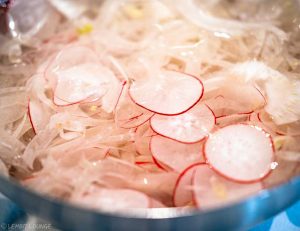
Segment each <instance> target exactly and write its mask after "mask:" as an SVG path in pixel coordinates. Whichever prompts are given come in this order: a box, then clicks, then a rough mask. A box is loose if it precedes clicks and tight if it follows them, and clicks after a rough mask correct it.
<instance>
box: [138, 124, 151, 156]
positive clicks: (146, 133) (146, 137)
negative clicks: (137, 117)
mask: <svg viewBox="0 0 300 231" xmlns="http://www.w3.org/2000/svg"><path fill="white" fill-rule="evenodd" d="M155 135H156V134H155V133H154V132H153V131H152V129H151V128H150V127H149V123H144V124H142V125H140V126H138V127H137V128H136V130H135V136H134V138H135V139H134V145H135V149H136V152H137V153H138V154H140V155H151V152H150V140H151V137H152V136H155Z"/></svg>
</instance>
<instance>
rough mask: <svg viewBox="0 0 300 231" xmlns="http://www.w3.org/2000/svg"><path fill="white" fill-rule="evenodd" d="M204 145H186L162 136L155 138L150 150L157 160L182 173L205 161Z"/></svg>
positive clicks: (152, 140) (152, 139)
mask: <svg viewBox="0 0 300 231" xmlns="http://www.w3.org/2000/svg"><path fill="white" fill-rule="evenodd" d="M202 145H203V144H202V143H194V144H184V143H180V142H177V141H174V140H171V139H168V138H165V137H162V136H159V135H157V136H153V137H152V138H151V141H150V150H151V153H152V155H153V157H154V158H155V159H157V160H158V161H160V162H162V163H163V164H165V165H167V166H169V167H170V168H172V169H174V170H175V171H178V172H181V171H182V170H183V169H185V168H186V167H187V166H189V165H191V164H193V163H196V162H200V161H201V160H203V156H202Z"/></svg>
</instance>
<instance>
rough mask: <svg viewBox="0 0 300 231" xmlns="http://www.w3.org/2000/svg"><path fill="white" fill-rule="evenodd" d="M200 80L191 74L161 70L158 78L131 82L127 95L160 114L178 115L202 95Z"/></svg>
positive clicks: (140, 104) (190, 106) (138, 103)
mask: <svg viewBox="0 0 300 231" xmlns="http://www.w3.org/2000/svg"><path fill="white" fill-rule="evenodd" d="M203 90H204V89H203V84H202V82H201V81H200V80H199V79H197V78H196V77H193V76H191V75H188V74H185V73H180V72H175V71H163V72H161V74H160V76H159V78H150V79H144V80H138V81H136V82H133V84H132V85H131V86H130V88H129V95H130V97H131V98H132V100H133V101H134V102H135V103H136V104H137V105H139V106H141V107H143V108H146V109H148V110H149V111H152V112H155V113H158V114H162V115H178V114H181V113H184V112H186V111H188V110H189V109H190V108H192V107H193V106H194V105H195V104H196V103H197V102H199V100H200V99H201V98H202V95H203Z"/></svg>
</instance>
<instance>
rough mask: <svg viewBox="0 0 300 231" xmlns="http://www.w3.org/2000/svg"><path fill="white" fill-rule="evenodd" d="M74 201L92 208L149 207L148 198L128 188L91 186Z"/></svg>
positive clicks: (111, 209) (114, 209)
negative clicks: (91, 187)
mask: <svg viewBox="0 0 300 231" xmlns="http://www.w3.org/2000/svg"><path fill="white" fill-rule="evenodd" d="M73 201H74V202H77V203H80V204H81V205H83V206H87V207H88V208H94V209H104V210H109V211H118V210H122V209H134V208H149V207H150V205H151V204H150V198H149V197H148V196H147V195H146V194H144V193H141V192H138V191H135V190H130V189H107V188H98V187H93V189H91V190H89V191H88V192H86V193H85V194H83V195H81V196H79V197H77V198H74V199H73Z"/></svg>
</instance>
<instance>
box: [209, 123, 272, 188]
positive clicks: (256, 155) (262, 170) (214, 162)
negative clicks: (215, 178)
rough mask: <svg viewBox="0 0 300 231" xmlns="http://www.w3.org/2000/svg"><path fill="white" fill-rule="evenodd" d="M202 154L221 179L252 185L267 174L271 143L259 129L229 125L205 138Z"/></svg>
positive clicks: (243, 125)
mask: <svg viewBox="0 0 300 231" xmlns="http://www.w3.org/2000/svg"><path fill="white" fill-rule="evenodd" d="M204 155H205V158H206V160H207V162H208V163H209V164H210V165H211V166H212V167H213V168H214V169H215V170H216V171H217V172H218V173H220V174H221V175H223V176H224V177H226V178H228V179H231V180H234V181H237V182H244V183H247V182H255V181H259V180H261V179H263V178H264V177H266V176H267V175H268V174H269V173H270V171H271V165H272V163H273V161H274V148H273V141H272V138H271V136H270V135H269V134H267V133H266V132H264V131H263V130H262V129H261V128H259V127H255V126H251V125H246V124H236V125H229V126H227V127H224V128H221V129H220V130H218V131H216V132H214V133H213V134H211V135H210V136H209V138H208V139H207V141H206V143H205V146H204Z"/></svg>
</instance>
